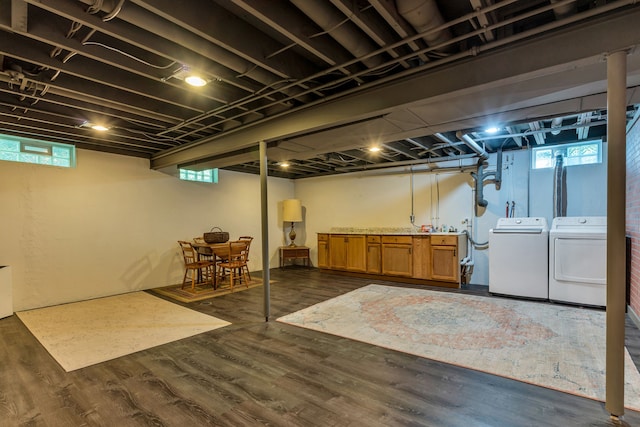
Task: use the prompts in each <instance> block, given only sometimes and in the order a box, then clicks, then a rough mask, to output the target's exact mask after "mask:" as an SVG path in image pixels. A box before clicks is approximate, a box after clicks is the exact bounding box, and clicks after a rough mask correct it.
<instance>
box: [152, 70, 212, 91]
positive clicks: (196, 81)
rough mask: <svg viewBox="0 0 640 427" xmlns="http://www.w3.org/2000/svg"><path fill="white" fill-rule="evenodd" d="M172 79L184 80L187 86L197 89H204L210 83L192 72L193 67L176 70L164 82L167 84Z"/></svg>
mask: <svg viewBox="0 0 640 427" xmlns="http://www.w3.org/2000/svg"><path fill="white" fill-rule="evenodd" d="M171 78H173V79H178V80H182V81H184V82H186V83H187V84H189V85H191V86H195V87H202V86H204V85H206V84H207V83H209V80H207V79H206V78H204V77H202V76H199V75H198V73H196V72H194V71H192V70H191V67H189V66H188V65H181V66H180V68H178V69H177V70H175V71H174V72H173V74H171V75H170V76H169V77H164V78H163V79H162V81H163V82H166V81H167V80H169V79H171Z"/></svg>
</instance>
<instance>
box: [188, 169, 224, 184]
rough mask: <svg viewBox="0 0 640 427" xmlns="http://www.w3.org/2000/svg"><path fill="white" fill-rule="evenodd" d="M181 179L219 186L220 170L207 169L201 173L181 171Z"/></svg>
mask: <svg viewBox="0 0 640 427" xmlns="http://www.w3.org/2000/svg"><path fill="white" fill-rule="evenodd" d="M180 179H182V180H184V181H196V182H209V183H211V184H217V183H218V169H205V170H201V171H193V170H189V169H180Z"/></svg>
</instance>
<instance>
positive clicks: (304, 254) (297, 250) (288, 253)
mask: <svg viewBox="0 0 640 427" xmlns="http://www.w3.org/2000/svg"><path fill="white" fill-rule="evenodd" d="M297 259H302V260H304V265H305V266H307V268H308V267H309V266H310V263H311V259H310V258H309V248H308V247H306V246H280V267H284V262H285V261H286V260H293V262H294V263H295V260H297Z"/></svg>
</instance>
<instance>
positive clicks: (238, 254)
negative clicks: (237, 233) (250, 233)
mask: <svg viewBox="0 0 640 427" xmlns="http://www.w3.org/2000/svg"><path fill="white" fill-rule="evenodd" d="M249 243H250V242H248V241H247V240H233V241H231V240H229V241H228V242H227V250H228V252H227V258H226V259H221V260H220V261H218V272H217V275H218V283H220V282H221V281H222V280H224V278H225V277H226V276H227V274H228V276H229V289H231V291H232V292H233V286H234V285H235V284H236V281H238V282H244V284H245V285H246V286H247V288H248V287H249V278H248V276H247V273H246V272H247V254H248V248H249Z"/></svg>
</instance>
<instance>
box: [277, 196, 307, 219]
mask: <svg viewBox="0 0 640 427" xmlns="http://www.w3.org/2000/svg"><path fill="white" fill-rule="evenodd" d="M282 220H283V221H284V222H301V221H302V202H301V201H300V200H299V199H288V200H284V201H283V202H282Z"/></svg>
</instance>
